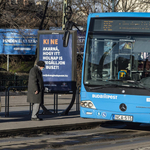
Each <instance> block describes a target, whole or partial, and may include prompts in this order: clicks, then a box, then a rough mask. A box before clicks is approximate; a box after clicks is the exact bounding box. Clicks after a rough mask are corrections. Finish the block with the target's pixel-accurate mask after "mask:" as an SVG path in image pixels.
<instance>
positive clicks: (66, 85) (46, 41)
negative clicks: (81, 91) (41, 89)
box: [39, 34, 72, 92]
mask: <svg viewBox="0 0 150 150" xmlns="http://www.w3.org/2000/svg"><path fill="white" fill-rule="evenodd" d="M62 38H63V34H40V35H39V41H40V42H39V60H43V61H44V62H45V64H46V66H45V69H44V70H43V71H42V72H43V80H44V86H45V87H47V88H48V89H49V90H50V91H52V92H62V91H70V90H71V88H72V87H71V81H72V35H71V34H70V39H69V43H68V47H63V40H62Z"/></svg>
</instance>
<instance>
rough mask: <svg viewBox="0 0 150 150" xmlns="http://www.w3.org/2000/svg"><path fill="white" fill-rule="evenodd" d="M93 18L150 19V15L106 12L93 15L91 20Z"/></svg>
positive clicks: (90, 16)
mask: <svg viewBox="0 0 150 150" xmlns="http://www.w3.org/2000/svg"><path fill="white" fill-rule="evenodd" d="M93 17H150V13H145V12H106V13H91V14H89V18H93Z"/></svg>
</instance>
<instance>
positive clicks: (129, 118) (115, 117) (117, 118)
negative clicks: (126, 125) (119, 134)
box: [113, 115, 133, 121]
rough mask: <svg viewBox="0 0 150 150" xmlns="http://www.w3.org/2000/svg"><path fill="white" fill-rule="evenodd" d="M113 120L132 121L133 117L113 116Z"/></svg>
mask: <svg viewBox="0 0 150 150" xmlns="http://www.w3.org/2000/svg"><path fill="white" fill-rule="evenodd" d="M113 119H114V120H123V121H133V116H126V115H113Z"/></svg>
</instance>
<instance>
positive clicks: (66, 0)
mask: <svg viewBox="0 0 150 150" xmlns="http://www.w3.org/2000/svg"><path fill="white" fill-rule="evenodd" d="M67 6H68V0H63V18H62V30H64V29H65V23H66V19H65V9H66V7H67Z"/></svg>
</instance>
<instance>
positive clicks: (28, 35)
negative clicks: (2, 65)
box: [0, 29, 38, 55]
mask: <svg viewBox="0 0 150 150" xmlns="http://www.w3.org/2000/svg"><path fill="white" fill-rule="evenodd" d="M37 34H38V29H0V54H6V55H35V52H36V45H37Z"/></svg>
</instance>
